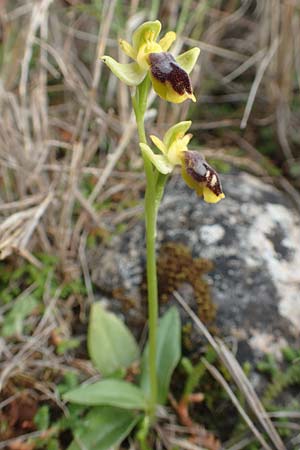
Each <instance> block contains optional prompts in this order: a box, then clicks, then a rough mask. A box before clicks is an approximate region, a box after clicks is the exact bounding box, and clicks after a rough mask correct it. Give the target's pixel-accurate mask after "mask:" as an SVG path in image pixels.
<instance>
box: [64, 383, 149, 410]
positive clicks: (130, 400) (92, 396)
mask: <svg viewBox="0 0 300 450" xmlns="http://www.w3.org/2000/svg"><path fill="white" fill-rule="evenodd" d="M63 398H64V400H67V401H69V402H73V403H78V404H80V405H90V406H100V405H109V406H117V407H119V408H124V409H145V408H146V406H147V403H146V398H145V395H144V392H143V391H142V390H141V389H140V388H138V387H137V386H135V385H134V384H131V383H127V381H123V380H114V379H109V380H101V381H97V382H96V383H93V384H89V385H84V386H80V387H78V388H76V389H74V390H72V391H69V392H67V393H66V394H64V396H63Z"/></svg>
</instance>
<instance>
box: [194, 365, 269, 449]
mask: <svg viewBox="0 0 300 450" xmlns="http://www.w3.org/2000/svg"><path fill="white" fill-rule="evenodd" d="M203 363H204V365H205V367H206V368H207V369H208V371H209V372H210V373H211V375H212V376H213V377H214V378H215V379H216V380H217V381H218V382H219V383H220V384H221V386H222V387H223V388H224V389H225V391H226V392H227V394H228V396H229V398H230V400H231V401H232V403H233V404H234V406H235V407H236V409H237V410H238V412H239V414H240V415H241V416H242V418H243V419H244V421H245V423H246V424H247V425H248V427H249V428H250V430H251V431H252V433H253V434H254V436H255V437H256V438H257V440H258V441H259V442H260V444H261V445H262V446H263V448H264V449H266V450H272V448H271V447H270V446H269V444H268V443H267V442H266V440H265V439H264V437H263V435H262V434H261V433H260V432H259V431H258V429H257V428H256V426H255V425H254V423H253V422H252V420H251V419H250V417H249V416H248V414H246V412H245V410H244V409H243V407H242V405H241V404H240V402H239V401H238V399H237V397H236V395H234V393H233V391H232V389H231V388H230V386H229V384H228V383H227V381H226V380H225V378H224V377H223V375H222V374H221V373H220V372H219V371H218V370H217V369H216V368H215V367H214V366H212V365H211V364H209V362H208V361H206V360H205V359H203Z"/></svg>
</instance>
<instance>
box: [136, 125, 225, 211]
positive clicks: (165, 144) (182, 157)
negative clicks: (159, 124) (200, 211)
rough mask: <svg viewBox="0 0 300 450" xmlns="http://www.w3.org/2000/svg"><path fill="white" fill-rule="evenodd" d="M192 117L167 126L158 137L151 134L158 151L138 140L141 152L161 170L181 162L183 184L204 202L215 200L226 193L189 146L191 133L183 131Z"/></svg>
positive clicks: (217, 176) (216, 177)
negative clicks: (161, 137) (160, 137)
mask: <svg viewBox="0 0 300 450" xmlns="http://www.w3.org/2000/svg"><path fill="white" fill-rule="evenodd" d="M191 123H192V122H191V121H185V122H180V123H177V124H176V125H174V126H173V127H171V128H169V130H168V131H167V132H166V134H165V135H164V138H163V140H162V141H161V140H160V139H159V138H158V137H156V136H153V135H151V136H150V138H151V140H152V142H153V143H154V145H155V146H156V147H157V148H158V150H159V151H160V154H157V153H155V152H154V151H153V150H152V149H151V148H150V147H149V146H148V145H147V144H143V143H140V148H141V150H142V152H143V153H144V155H145V156H146V157H148V159H149V160H150V161H151V162H152V164H153V165H154V166H155V167H156V169H157V170H158V171H159V172H160V173H162V174H165V175H167V174H169V173H171V172H172V171H173V169H174V167H175V166H181V174H182V177H183V179H184V181H185V182H186V184H187V185H188V186H189V187H190V188H192V189H194V190H195V191H196V193H197V194H198V195H199V196H201V197H203V199H204V201H206V202H207V203H217V202H219V201H220V200H221V199H222V198H224V197H225V195H224V193H223V191H222V186H221V181H220V178H219V175H218V174H217V172H216V171H215V170H214V169H213V168H212V167H211V166H210V165H209V164H208V163H207V162H206V161H205V159H204V158H203V156H202V155H201V154H200V153H199V152H196V151H192V150H188V147H187V146H188V143H189V142H190V140H191V138H192V134H186V132H187V131H188V129H189V128H190V126H191Z"/></svg>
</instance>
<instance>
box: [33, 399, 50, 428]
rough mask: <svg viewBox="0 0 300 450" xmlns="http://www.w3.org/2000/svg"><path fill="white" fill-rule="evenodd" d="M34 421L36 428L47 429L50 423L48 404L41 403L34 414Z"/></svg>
mask: <svg viewBox="0 0 300 450" xmlns="http://www.w3.org/2000/svg"><path fill="white" fill-rule="evenodd" d="M34 423H35V425H36V427H37V429H38V430H47V428H48V427H49V423H50V415H49V406H48V405H43V406H41V407H40V408H39V409H38V410H37V413H36V415H35V416H34Z"/></svg>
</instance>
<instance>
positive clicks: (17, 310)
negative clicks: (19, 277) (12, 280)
mask: <svg viewBox="0 0 300 450" xmlns="http://www.w3.org/2000/svg"><path fill="white" fill-rule="evenodd" d="M37 305H38V301H37V300H36V299H35V298H34V297H31V296H26V297H21V298H19V299H18V300H17V301H16V302H15V303H14V305H13V307H12V308H11V310H10V311H9V313H7V314H6V316H5V319H4V323H3V326H2V330H1V334H2V336H4V337H9V336H13V335H20V334H22V332H23V327H24V320H25V319H26V317H27V316H29V315H30V314H31V313H32V311H33V310H34V309H35V308H36V307H37Z"/></svg>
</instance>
